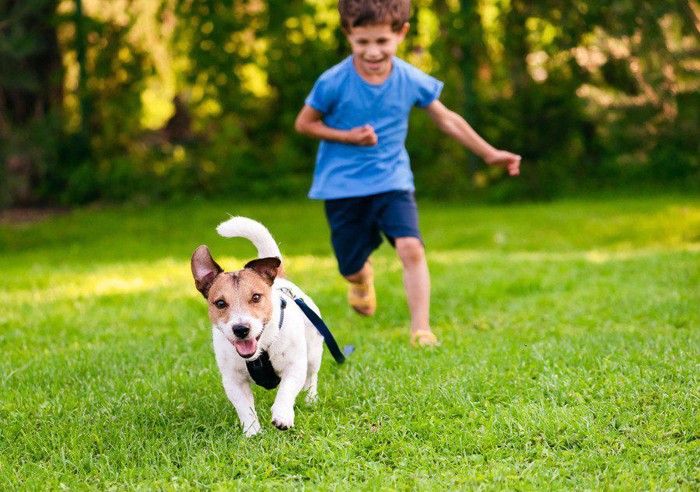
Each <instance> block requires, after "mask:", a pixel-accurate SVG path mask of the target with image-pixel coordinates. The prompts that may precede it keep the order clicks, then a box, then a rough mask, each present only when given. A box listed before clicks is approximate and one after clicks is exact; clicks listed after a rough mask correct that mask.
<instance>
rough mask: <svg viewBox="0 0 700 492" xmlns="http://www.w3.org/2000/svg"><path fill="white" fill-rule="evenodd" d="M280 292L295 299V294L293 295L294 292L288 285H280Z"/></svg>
mask: <svg viewBox="0 0 700 492" xmlns="http://www.w3.org/2000/svg"><path fill="white" fill-rule="evenodd" d="M280 292H281V293H282V294H286V295H287V296H289V298H290V299H293V300H295V301H296V299H297V296H295V295H294V293H293V292H292V291H291V289H290V288H289V287H280Z"/></svg>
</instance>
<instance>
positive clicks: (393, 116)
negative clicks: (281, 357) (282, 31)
mask: <svg viewBox="0 0 700 492" xmlns="http://www.w3.org/2000/svg"><path fill="white" fill-rule="evenodd" d="M338 11H339V12H340V20H341V24H342V28H343V32H344V34H345V36H346V38H347V40H348V42H349V43H350V47H351V48H352V55H351V56H349V57H347V58H346V59H345V60H343V61H342V62H340V63H339V64H337V65H335V66H334V67H332V68H331V69H329V70H327V71H326V72H324V73H323V74H322V75H321V76H320V77H319V79H318V80H317V81H316V84H315V85H314V87H313V89H312V90H311V93H310V94H309V96H308V97H307V98H306V101H305V105H304V107H303V108H302V110H301V112H300V113H299V116H297V119H296V122H295V128H296V130H297V131H298V132H299V133H302V134H304V135H307V136H310V137H314V138H318V139H320V140H321V143H320V145H319V149H318V154H317V156H316V168H315V171H314V176H313V184H312V186H311V191H310V192H309V198H313V199H321V200H325V210H326V216H327V218H328V223H329V226H330V229H331V242H332V243H333V249H334V252H335V255H336V258H337V259H338V266H339V269H340V273H341V274H342V275H343V276H344V277H345V278H346V279H347V280H348V281H349V282H350V284H349V292H348V300H349V302H350V305H351V306H352V307H353V308H354V309H355V311H357V312H358V313H360V314H362V315H365V316H371V315H372V314H374V312H375V309H376V298H375V291H374V271H373V269H372V265H371V264H370V262H369V257H370V255H371V254H372V252H373V251H374V250H375V249H376V248H377V247H379V245H380V244H381V242H382V237H381V233H383V234H384V235H385V236H386V237H387V239H388V240H389V242H390V243H391V244H392V245H393V246H394V247H395V248H396V252H397V253H398V255H399V258H400V259H401V262H402V264H403V283H404V288H405V290H406V297H407V300H408V307H409V311H410V313H411V338H410V340H411V344H413V345H437V344H438V341H437V338H436V337H435V335H434V334H433V332H432V331H431V329H430V275H429V272H428V264H427V262H426V259H425V248H424V246H423V241H422V239H421V234H420V231H419V230H418V212H417V208H416V202H415V199H414V190H415V188H414V184H413V174H412V172H411V167H410V163H409V158H408V154H407V152H406V148H405V145H404V142H405V140H406V134H407V131H408V116H409V113H410V111H411V108H412V107H413V106H417V107H419V108H423V109H425V110H426V111H427V113H428V114H429V115H430V117H431V118H432V119H433V121H435V123H436V124H437V126H438V128H440V130H442V131H443V132H445V133H446V134H447V135H449V136H450V137H452V138H454V139H455V140H457V141H458V142H460V143H461V144H463V145H464V146H465V147H467V148H468V149H469V150H471V151H472V152H474V153H475V154H477V155H478V156H480V157H481V158H482V159H483V160H484V161H485V162H486V163H487V164H490V165H492V166H501V167H504V168H506V169H507V170H508V173H509V174H510V175H511V176H513V175H517V174H519V168H520V156H518V155H515V154H512V153H510V152H506V151H504V150H498V149H495V148H494V147H492V146H491V145H490V144H489V143H487V142H486V141H485V140H484V139H482V138H481V137H480V136H479V135H478V134H477V133H476V132H475V131H474V130H473V129H472V128H471V127H470V126H469V124H468V123H467V122H466V121H465V120H464V118H462V117H461V116H459V115H458V114H456V113H454V112H452V111H450V110H449V109H447V108H446V107H445V106H444V105H443V104H442V103H441V102H440V101H439V100H438V97H439V96H440V92H441V91H442V86H443V84H442V82H440V81H438V80H436V79H434V78H433V77H431V76H429V75H426V74H425V73H423V72H421V71H420V70H418V69H417V68H415V67H413V66H412V65H410V64H408V63H407V62H405V61H403V60H401V59H400V58H396V57H395V55H396V49H397V47H398V45H399V44H400V43H401V42H402V41H403V40H404V38H405V36H406V33H407V32H408V29H409V24H408V19H409V14H410V0H340V1H339V2H338Z"/></svg>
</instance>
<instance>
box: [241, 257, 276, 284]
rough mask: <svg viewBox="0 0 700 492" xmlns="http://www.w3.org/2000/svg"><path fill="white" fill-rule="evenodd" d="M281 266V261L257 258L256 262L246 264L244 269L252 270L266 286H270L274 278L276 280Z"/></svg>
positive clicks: (272, 258)
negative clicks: (262, 279)
mask: <svg viewBox="0 0 700 492" xmlns="http://www.w3.org/2000/svg"><path fill="white" fill-rule="evenodd" d="M281 264H282V260H280V259H279V258H277V257H271V258H258V259H257V260H253V261H249V262H248V263H246V265H245V268H250V269H252V270H254V271H255V272H256V273H257V274H258V275H260V276H261V277H262V278H264V279H265V281H266V282H267V283H268V284H270V285H272V283H273V282H274V281H275V278H277V272H278V269H279V267H280V265H281Z"/></svg>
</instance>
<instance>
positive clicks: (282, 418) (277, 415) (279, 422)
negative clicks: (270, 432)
mask: <svg viewBox="0 0 700 492" xmlns="http://www.w3.org/2000/svg"><path fill="white" fill-rule="evenodd" d="M272 425H274V426H275V427H277V428H278V429H279V430H287V429H290V428H292V427H294V409H293V408H287V409H284V410H280V409H279V408H275V407H274V406H273V407H272Z"/></svg>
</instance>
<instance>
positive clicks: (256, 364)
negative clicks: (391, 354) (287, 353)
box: [245, 287, 355, 389]
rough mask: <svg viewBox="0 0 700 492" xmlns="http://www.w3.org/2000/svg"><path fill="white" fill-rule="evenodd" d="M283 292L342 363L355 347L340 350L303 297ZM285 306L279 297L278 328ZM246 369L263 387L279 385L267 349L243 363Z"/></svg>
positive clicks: (278, 379)
mask: <svg viewBox="0 0 700 492" xmlns="http://www.w3.org/2000/svg"><path fill="white" fill-rule="evenodd" d="M280 291H282V292H283V293H284V294H286V295H287V296H289V297H290V298H291V299H293V300H294V302H295V303H296V305H297V306H299V309H301V311H302V312H303V313H304V315H305V316H306V317H307V318H308V319H309V321H311V323H312V324H313V325H314V326H315V327H316V330H318V332H319V333H320V334H321V335H322V336H323V340H324V341H325V342H326V346H327V347H328V350H330V352H331V355H333V358H334V359H335V361H336V362H337V363H338V364H342V363H343V362H344V361H345V357H346V356H348V355H350V354H351V353H352V352H353V351H354V350H355V347H354V346H353V345H346V346H345V347H344V350H343V351H342V352H341V350H340V348H339V347H338V344H337V343H336V341H335V338H333V334H332V333H331V331H330V330H329V329H328V326H326V323H324V322H323V320H322V319H321V317H320V316H319V315H318V314H316V313H315V312H314V310H313V309H311V308H310V307H309V306H308V304H306V303H305V302H304V299H302V298H300V297H297V296H295V295H294V293H292V291H291V290H289V289H288V288H286V287H285V288H283V289H280ZM286 307H287V301H285V300H284V298H282V297H280V322H279V326H278V329H279V330H281V329H282V324H283V323H284V309H285V308H286ZM245 365H246V368H247V369H248V374H250V377H251V378H253V381H255V384H257V385H258V386H262V387H263V388H265V389H274V388H276V387H277V386H279V384H280V382H281V381H282V379H281V378H280V377H279V376H278V375H277V373H276V372H275V368H274V367H272V362H270V355H269V354H268V353H267V350H263V351H262V353H261V354H260V356H259V357H258V358H257V359H255V360H253V361H250V362H246V363H245Z"/></svg>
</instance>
